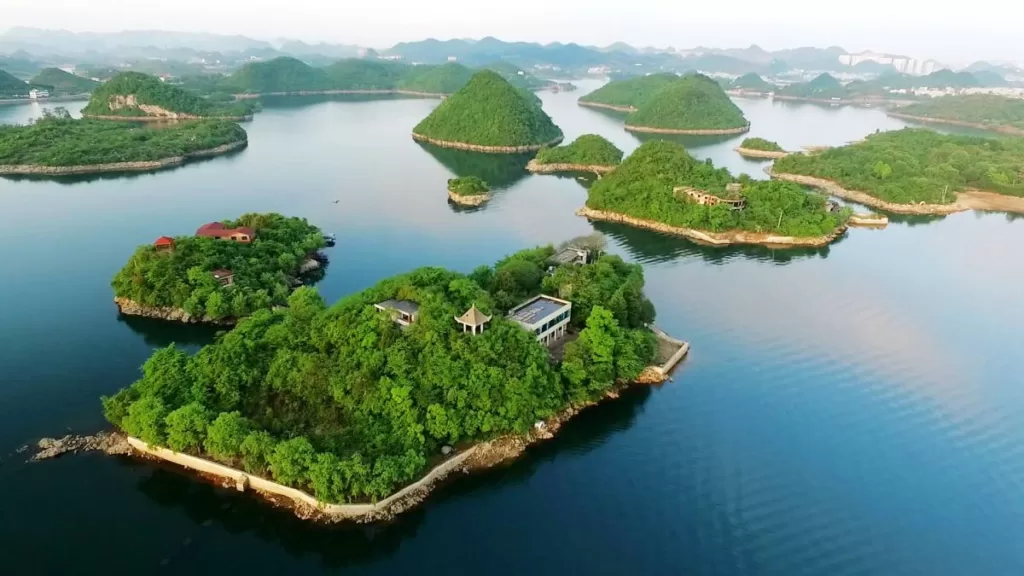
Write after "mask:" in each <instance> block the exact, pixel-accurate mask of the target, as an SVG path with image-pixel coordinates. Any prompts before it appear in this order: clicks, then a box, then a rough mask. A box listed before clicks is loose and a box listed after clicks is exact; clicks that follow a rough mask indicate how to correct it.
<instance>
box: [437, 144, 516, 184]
mask: <svg viewBox="0 0 1024 576" xmlns="http://www.w3.org/2000/svg"><path fill="white" fill-rule="evenodd" d="M417 144H418V145H419V147H420V148H422V149H423V150H424V151H426V152H427V153H428V154H430V155H431V156H433V157H434V159H435V160H437V161H438V162H439V163H440V164H441V165H442V166H444V167H445V168H447V169H448V171H449V172H452V173H453V174H455V175H456V176H458V177H463V176H476V177H477V178H480V179H481V180H484V181H485V182H487V184H488V186H490V188H491V191H492V192H493V191H495V190H500V189H502V188H509V187H511V186H512V185H513V184H515V183H517V182H519V181H520V180H522V179H523V178H526V177H527V176H529V172H527V171H526V165H527V164H528V163H529V162H530V160H532V159H533V157H534V154H532V153H529V154H482V153H480V152H467V151H464V150H455V149H453V148H441V147H439V146H434V145H432V144H425V143H422V142H418V143H417Z"/></svg>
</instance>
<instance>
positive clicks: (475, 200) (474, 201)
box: [448, 190, 491, 206]
mask: <svg viewBox="0 0 1024 576" xmlns="http://www.w3.org/2000/svg"><path fill="white" fill-rule="evenodd" d="M448 199H449V200H451V201H452V202H455V203H456V204H460V205H462V206H479V205H481V204H483V203H484V202H487V201H488V200H490V199H491V195H490V194H487V193H484V194H473V195H472V196H463V195H462V194H459V193H457V192H453V191H451V190H449V191H448Z"/></svg>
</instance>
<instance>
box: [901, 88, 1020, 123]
mask: <svg viewBox="0 0 1024 576" xmlns="http://www.w3.org/2000/svg"><path fill="white" fill-rule="evenodd" d="M893 112H897V113H899V114H909V115H911V116H922V117H926V118H932V119H935V120H954V121H957V122H970V123H972V124H980V125H983V126H985V127H987V128H993V129H995V128H999V127H1003V126H1009V127H1013V128H1017V129H1024V100H1021V99H1019V98H1005V97H1003V96H989V95H987V94H974V95H969V96H943V97H942V98H933V99H931V100H925V101H922V102H918V103H916V104H911V105H910V106H906V107H904V108H897V109H895V110H893Z"/></svg>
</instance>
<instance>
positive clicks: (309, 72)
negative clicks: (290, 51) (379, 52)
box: [217, 57, 334, 94]
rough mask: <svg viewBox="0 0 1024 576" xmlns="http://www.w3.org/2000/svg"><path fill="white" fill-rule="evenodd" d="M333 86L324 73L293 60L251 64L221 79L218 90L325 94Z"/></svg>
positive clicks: (325, 72) (253, 92) (256, 92)
mask: <svg viewBox="0 0 1024 576" xmlns="http://www.w3.org/2000/svg"><path fill="white" fill-rule="evenodd" d="M333 86H334V83H333V82H332V79H331V78H330V77H329V74H328V72H327V71H325V70H322V69H319V68H313V67H312V66H309V65H308V64H306V63H305V62H303V61H301V60H297V59H295V58H287V57H281V58H275V59H273V60H269V61H267V62H252V63H249V64H246V65H245V66H242V67H241V68H240V69H238V70H237V71H236V72H235V73H234V74H232V75H230V76H228V77H227V78H225V79H223V80H222V81H221V82H220V84H219V85H218V86H217V88H218V90H221V91H226V92H233V93H240V92H241V93H252V94H259V93H265V92H298V91H303V90H310V91H313V90H327V89H329V88H331V87H333Z"/></svg>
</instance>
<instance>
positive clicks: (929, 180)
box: [771, 128, 1024, 215]
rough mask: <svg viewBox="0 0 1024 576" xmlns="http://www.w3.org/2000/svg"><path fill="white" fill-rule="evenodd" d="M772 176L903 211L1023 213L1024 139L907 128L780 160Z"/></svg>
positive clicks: (895, 210) (898, 211)
mask: <svg viewBox="0 0 1024 576" xmlns="http://www.w3.org/2000/svg"><path fill="white" fill-rule="evenodd" d="M771 174H772V176H773V177H774V178H777V179H780V180H789V181H791V182H797V183H800V184H803V185H806V186H814V187H816V188H819V189H821V190H824V191H825V192H827V193H828V194H831V195H833V196H837V197H840V198H844V199H846V200H851V201H853V202H857V203H860V204H864V205H866V206H871V207H873V208H878V209H881V210H885V211H888V212H894V213H898V214H935V215H943V214H952V213H954V212H961V211H964V210H971V209H975V210H997V211H1007V212H1024V177H1022V175H1024V141H1020V140H1018V139H1008V138H1002V139H995V138H981V137H976V136H959V135H949V134H939V133H937V132H933V131H931V130H925V129H920V128H917V129H914V128H905V129H903V130H896V131H891V132H880V133H876V134H872V135H870V136H868V137H867V138H866V139H865V140H863V141H861V142H858V143H855V144H850V145H847V146H842V147H839V148H829V149H826V150H823V151H821V152H819V153H816V154H807V155H805V154H792V155H790V156H787V157H785V158H780V159H779V160H776V161H775V166H774V167H773V169H772V171H771Z"/></svg>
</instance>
